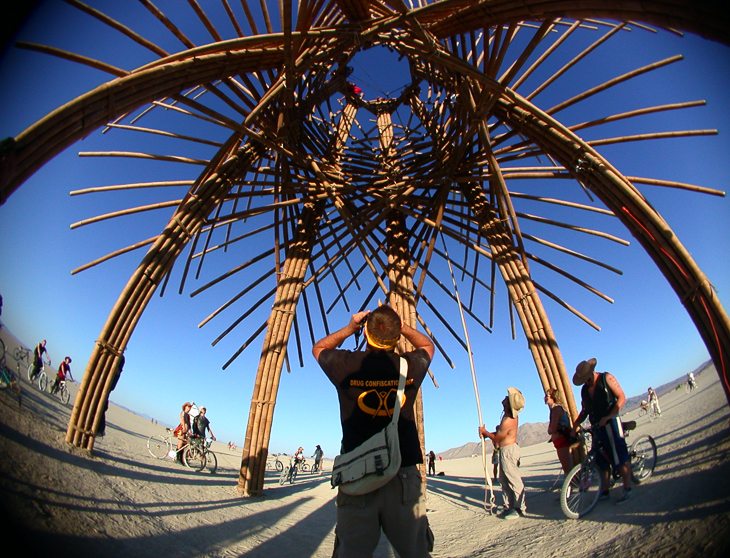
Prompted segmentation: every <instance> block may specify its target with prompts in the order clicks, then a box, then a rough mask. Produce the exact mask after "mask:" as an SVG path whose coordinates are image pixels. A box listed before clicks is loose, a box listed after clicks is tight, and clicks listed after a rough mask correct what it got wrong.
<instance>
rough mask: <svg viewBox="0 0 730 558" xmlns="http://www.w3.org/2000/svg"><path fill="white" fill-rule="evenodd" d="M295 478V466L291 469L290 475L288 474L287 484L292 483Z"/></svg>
mask: <svg viewBox="0 0 730 558" xmlns="http://www.w3.org/2000/svg"><path fill="white" fill-rule="evenodd" d="M296 478H297V468H296V467H294V468H293V469H292V472H291V475H289V484H294V480H295V479H296Z"/></svg>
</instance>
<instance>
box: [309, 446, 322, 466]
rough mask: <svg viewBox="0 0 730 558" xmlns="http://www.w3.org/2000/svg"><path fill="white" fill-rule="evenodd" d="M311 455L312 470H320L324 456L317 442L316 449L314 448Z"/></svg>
mask: <svg viewBox="0 0 730 558" xmlns="http://www.w3.org/2000/svg"><path fill="white" fill-rule="evenodd" d="M312 457H313V458H314V467H313V469H312V470H313V471H321V470H322V458H323V457H324V452H323V451H322V448H321V447H319V444H317V449H316V450H314V453H313V454H312Z"/></svg>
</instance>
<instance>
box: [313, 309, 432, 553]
mask: <svg viewBox="0 0 730 558" xmlns="http://www.w3.org/2000/svg"><path fill="white" fill-rule="evenodd" d="M361 328H364V333H365V338H366V340H367V348H366V350H364V351H345V350H338V349H337V347H338V346H339V345H340V344H341V343H342V342H343V341H344V340H345V339H347V338H348V337H350V336H351V335H353V334H355V333H358V332H359V331H360V330H361ZM401 335H403V337H405V338H406V340H408V341H409V342H410V343H411V344H412V345H413V346H414V347H415V350H414V351H411V352H408V353H405V354H402V355H398V354H396V353H395V347H396V345H397V343H398V340H399V339H400V336H401ZM312 354H313V355H314V358H315V359H317V362H318V363H319V365H320V366H321V367H322V370H324V373H325V374H326V375H327V377H328V378H329V379H330V381H331V382H332V383H333V384H334V386H335V388H336V389H337V396H338V399H339V404H340V422H341V423H342V449H341V452H342V453H347V452H349V451H351V450H353V449H355V448H356V447H357V446H359V445H360V444H361V443H363V442H364V441H365V440H367V439H368V438H370V437H371V436H373V435H374V434H375V433H377V432H379V431H380V430H382V429H383V428H385V427H386V426H387V425H388V424H389V423H390V421H391V417H392V414H393V409H394V408H395V404H396V398H397V392H398V378H399V375H400V374H399V358H400V357H401V356H402V357H403V358H405V359H406V361H407V362H408V375H407V379H406V386H405V392H404V401H402V402H401V411H400V418H399V420H398V437H399V442H400V451H401V468H400V470H399V471H398V474H397V475H396V476H395V477H393V478H392V479H391V480H390V481H389V482H388V483H387V484H386V485H385V486H382V487H381V488H379V489H377V490H375V491H374V492H371V493H368V494H364V495H361V496H352V495H348V494H345V493H344V492H342V491H338V494H337V528H336V531H335V551H334V554H333V557H338V556H360V555H363V556H370V555H372V552H373V551H374V550H375V547H376V546H377V544H378V541H379V539H380V530H381V528H382V530H383V531H384V532H385V533H386V536H387V537H388V540H389V541H390V543H391V545H392V546H393V548H394V549H395V550H396V552H398V555H399V556H401V558H411V557H413V558H423V557H428V556H430V554H429V551H430V550H432V549H433V534H432V533H431V530H430V528H429V527H428V520H427V518H426V507H425V501H424V495H423V484H422V480H421V475H420V472H419V470H418V467H417V465H419V464H421V463H423V454H422V452H421V445H420V442H419V440H418V430H417V428H416V421H415V415H414V410H413V403H414V401H415V399H416V396H417V394H418V389H419V388H420V386H421V382H422V381H423V378H424V377H425V375H426V372H427V371H428V366H429V365H430V363H431V359H432V358H433V354H434V345H433V343H432V342H431V340H430V339H429V338H428V337H426V336H425V335H423V334H422V333H419V332H418V331H416V330H415V329H413V328H411V327H410V326H407V325H404V324H403V323H402V322H401V319H400V317H399V316H398V314H397V313H396V312H395V311H394V310H393V309H392V308H390V307H389V306H380V307H379V308H377V309H375V310H373V311H372V312H369V311H365V312H358V313H357V314H355V315H353V316H352V317H351V318H350V322H349V323H348V324H347V325H346V326H345V327H344V328H342V329H341V330H339V331H336V332H334V333H332V334H330V335H328V336H327V337H325V338H324V339H322V340H321V341H319V342H318V343H316V344H315V345H314V347H313V348H312Z"/></svg>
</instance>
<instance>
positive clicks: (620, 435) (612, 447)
mask: <svg viewBox="0 0 730 558" xmlns="http://www.w3.org/2000/svg"><path fill="white" fill-rule="evenodd" d="M573 384H575V385H576V386H583V387H582V388H581V390H580V397H581V404H582V407H583V408H582V410H581V412H580V414H579V415H578V418H577V419H576V421H575V426H574V427H573V432H575V431H577V430H578V428H580V424H582V423H583V421H585V420H586V418H590V419H591V425H593V426H598V439H599V440H600V441H601V443H602V444H603V447H604V448H606V449H607V450H608V457H609V458H610V462H609V461H607V460H606V458H605V457H604V456H603V455H602V454H601V453H600V452H599V454H598V455H597V457H596V463H597V464H598V466H599V468H600V469H601V471H602V473H603V480H604V483H603V486H604V487H608V481H609V474H610V472H611V466H613V467H615V468H616V469H617V470H618V471H619V473H620V474H621V479H622V480H623V485H624V490H623V493H622V494H621V496H620V497H619V499H618V501H617V503H619V504H621V503H623V502H625V501H626V500H628V499H629V498H630V497H631V466H630V459H629V450H628V448H627V447H626V440H625V439H624V432H623V427H622V425H621V420H620V419H619V416H618V415H619V413H620V412H621V408H622V407H623V406H624V403H626V396H625V395H624V391H623V390H622V389H621V386H620V385H619V383H618V380H616V378H615V377H614V376H613V375H612V374H609V373H608V372H602V373H600V374H599V373H598V372H596V359H595V358H592V359H590V360H584V361H583V362H581V363H580V364H578V366H577V367H576V369H575V374H574V375H573ZM608 498H609V494H608V490H606V491H604V492H603V494H602V495H601V499H602V500H607V499H608Z"/></svg>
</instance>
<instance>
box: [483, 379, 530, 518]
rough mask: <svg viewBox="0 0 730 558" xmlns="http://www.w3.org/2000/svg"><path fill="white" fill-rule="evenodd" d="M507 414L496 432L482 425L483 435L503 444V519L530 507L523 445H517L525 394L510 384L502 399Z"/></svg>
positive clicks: (499, 444) (501, 454) (501, 458)
mask: <svg viewBox="0 0 730 558" xmlns="http://www.w3.org/2000/svg"><path fill="white" fill-rule="evenodd" d="M502 408H503V409H504V414H503V416H502V420H501V422H500V423H499V427H498V428H497V431H496V432H493V433H492V432H489V431H487V429H486V428H484V426H480V427H479V435H480V436H481V437H482V438H489V439H490V440H491V441H492V443H493V444H494V445H495V447H497V446H499V469H500V471H499V482H500V485H501V486H502V499H503V500H504V507H505V513H504V515H503V516H502V518H503V519H517V518H518V517H520V516H521V515H524V514H525V512H526V511H527V505H526V504H525V485H524V484H523V482H522V476H521V475H520V470H519V468H518V467H519V465H518V463H519V461H520V446H519V445H517V427H518V425H519V419H518V418H517V415H518V414H519V413H520V411H522V409H524V408H525V398H524V397H523V396H522V393H521V392H520V390H518V389H515V388H507V397H505V398H504V399H503V400H502Z"/></svg>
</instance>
